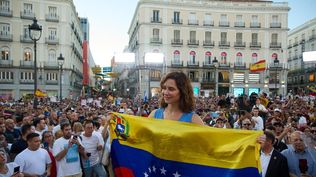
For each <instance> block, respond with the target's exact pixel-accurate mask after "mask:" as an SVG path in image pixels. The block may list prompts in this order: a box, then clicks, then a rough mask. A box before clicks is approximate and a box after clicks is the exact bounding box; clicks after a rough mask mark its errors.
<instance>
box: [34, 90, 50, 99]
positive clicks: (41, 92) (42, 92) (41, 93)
mask: <svg viewBox="0 0 316 177" xmlns="http://www.w3.org/2000/svg"><path fill="white" fill-rule="evenodd" d="M35 96H37V97H47V93H45V92H44V91H42V90H40V89H37V90H36V92H35Z"/></svg>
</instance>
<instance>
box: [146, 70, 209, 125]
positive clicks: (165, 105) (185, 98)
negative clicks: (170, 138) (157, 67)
mask: <svg viewBox="0 0 316 177" xmlns="http://www.w3.org/2000/svg"><path fill="white" fill-rule="evenodd" d="M160 87H161V93H162V97H161V99H160V107H161V108H159V109H156V110H154V111H152V112H151V113H150V115H149V117H153V118H156V119H166V120H175V121H180V122H192V123H196V124H200V125H204V123H203V121H202V119H201V118H200V117H199V116H198V115H197V114H195V113H194V112H193V110H194V106H195V99H194V96H193V89H192V85H191V82H190V80H189V78H188V77H187V76H186V75H185V74H184V73H183V72H171V73H169V74H167V75H166V76H165V77H164V78H163V79H162V81H161V82H160Z"/></svg>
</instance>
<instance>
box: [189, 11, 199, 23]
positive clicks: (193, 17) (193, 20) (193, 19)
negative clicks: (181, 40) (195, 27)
mask: <svg viewBox="0 0 316 177" xmlns="http://www.w3.org/2000/svg"><path fill="white" fill-rule="evenodd" d="M189 24H197V20H196V14H195V13H194V12H190V14H189Z"/></svg>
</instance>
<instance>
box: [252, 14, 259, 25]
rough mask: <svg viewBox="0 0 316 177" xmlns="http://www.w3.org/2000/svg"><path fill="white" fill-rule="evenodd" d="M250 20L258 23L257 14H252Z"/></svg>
mask: <svg viewBox="0 0 316 177" xmlns="http://www.w3.org/2000/svg"><path fill="white" fill-rule="evenodd" d="M251 22H252V23H254V24H256V23H258V15H252V16H251Z"/></svg>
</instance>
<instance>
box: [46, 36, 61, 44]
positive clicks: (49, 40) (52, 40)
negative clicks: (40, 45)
mask: <svg viewBox="0 0 316 177" xmlns="http://www.w3.org/2000/svg"><path fill="white" fill-rule="evenodd" d="M45 42H46V44H49V45H57V44H59V40H58V38H52V37H48V38H45Z"/></svg>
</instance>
